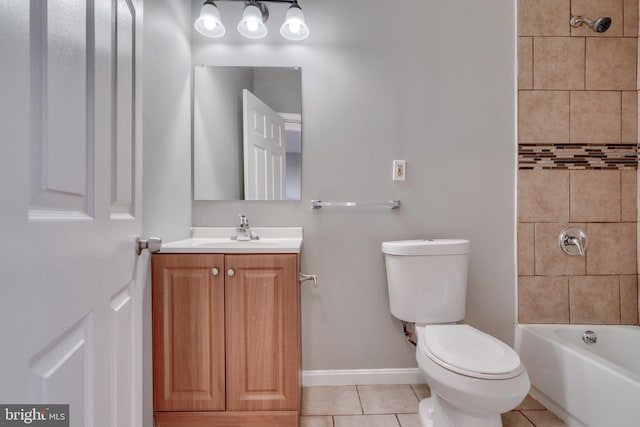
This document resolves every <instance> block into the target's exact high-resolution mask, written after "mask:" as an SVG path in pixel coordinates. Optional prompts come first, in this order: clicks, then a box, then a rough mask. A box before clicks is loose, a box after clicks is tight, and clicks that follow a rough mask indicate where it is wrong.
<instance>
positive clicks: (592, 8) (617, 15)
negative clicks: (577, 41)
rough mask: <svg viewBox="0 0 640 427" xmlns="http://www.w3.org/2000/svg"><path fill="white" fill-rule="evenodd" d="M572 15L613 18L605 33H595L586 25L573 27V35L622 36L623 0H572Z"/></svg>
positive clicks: (590, 17)
mask: <svg viewBox="0 0 640 427" xmlns="http://www.w3.org/2000/svg"><path fill="white" fill-rule="evenodd" d="M571 15H577V16H584V17H585V18H589V19H594V20H595V19H597V18H599V17H601V16H608V17H610V18H611V27H609V29H608V30H607V31H606V32H605V33H595V32H593V31H591V29H589V27H587V26H586V25H583V26H581V27H579V28H571V35H572V36H587V37H616V36H617V37H621V36H622V29H623V27H624V23H623V19H622V15H623V13H622V0H573V1H572V2H571Z"/></svg>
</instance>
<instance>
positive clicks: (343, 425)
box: [333, 415, 399, 427]
mask: <svg viewBox="0 0 640 427" xmlns="http://www.w3.org/2000/svg"><path fill="white" fill-rule="evenodd" d="M333 422H334V425H335V427H399V424H398V420H397V419H396V416H395V415H352V416H339V417H333Z"/></svg>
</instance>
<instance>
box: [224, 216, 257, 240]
mask: <svg viewBox="0 0 640 427" xmlns="http://www.w3.org/2000/svg"><path fill="white" fill-rule="evenodd" d="M259 238H260V237H259V236H258V235H257V234H256V233H255V232H254V231H253V230H251V227H249V220H248V219H247V217H246V215H243V214H238V225H236V235H235V236H232V237H231V240H238V241H248V240H258V239H259Z"/></svg>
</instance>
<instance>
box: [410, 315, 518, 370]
mask: <svg viewBox="0 0 640 427" xmlns="http://www.w3.org/2000/svg"><path fill="white" fill-rule="evenodd" d="M421 332H422V333H421V334H420V339H419V344H418V347H419V350H420V351H422V352H424V353H425V354H426V355H427V357H429V359H431V360H433V361H434V362H435V363H437V364H438V365H440V366H442V367H443V368H445V369H448V370H450V371H453V372H456V373H459V374H462V375H466V376H469V377H474V378H482V379H506V378H513V377H515V376H517V375H519V374H520V373H521V372H522V370H523V366H522V364H521V363H520V357H519V356H518V354H517V353H516V352H515V351H514V350H513V349H512V348H511V347H509V346H508V345H506V344H505V343H503V342H502V341H500V340H498V339H497V338H494V337H492V336H491V335H488V334H485V333H484V332H482V331H479V330H477V329H475V328H473V327H471V326H469V325H428V326H425V327H424V329H423V330H422V331H421Z"/></svg>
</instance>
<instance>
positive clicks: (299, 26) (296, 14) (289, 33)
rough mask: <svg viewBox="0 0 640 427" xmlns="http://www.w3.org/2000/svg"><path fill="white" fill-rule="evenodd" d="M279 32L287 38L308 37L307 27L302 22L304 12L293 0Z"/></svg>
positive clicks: (301, 38) (298, 38) (302, 38)
mask: <svg viewBox="0 0 640 427" xmlns="http://www.w3.org/2000/svg"><path fill="white" fill-rule="evenodd" d="M280 34H282V37H284V38H286V39H289V40H304V39H306V38H307V37H309V27H307V24H305V22H304V14H303V13H302V9H301V8H300V6H299V5H298V2H294V3H293V4H292V5H291V6H290V7H289V10H287V15H286V16H285V19H284V24H282V26H281V27H280Z"/></svg>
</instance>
